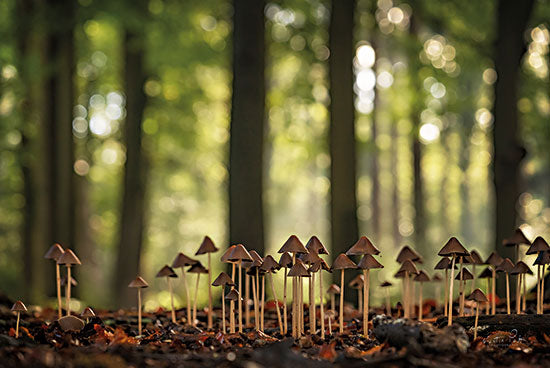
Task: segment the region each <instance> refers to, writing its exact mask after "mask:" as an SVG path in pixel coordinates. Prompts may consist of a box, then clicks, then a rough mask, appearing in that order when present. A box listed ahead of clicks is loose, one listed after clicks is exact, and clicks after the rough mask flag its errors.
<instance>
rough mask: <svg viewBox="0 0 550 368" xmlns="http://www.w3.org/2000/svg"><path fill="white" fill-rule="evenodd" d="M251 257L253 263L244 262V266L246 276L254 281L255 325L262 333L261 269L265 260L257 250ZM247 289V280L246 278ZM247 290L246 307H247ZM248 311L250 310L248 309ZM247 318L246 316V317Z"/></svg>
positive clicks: (251, 252)
mask: <svg viewBox="0 0 550 368" xmlns="http://www.w3.org/2000/svg"><path fill="white" fill-rule="evenodd" d="M249 253H250V256H251V257H252V259H253V261H252V262H251V261H243V266H244V267H245V268H246V269H247V270H246V276H247V277H248V278H251V279H252V298H253V299H254V325H255V328H256V331H260V274H259V269H260V267H261V265H262V263H263V261H264V260H263V258H262V257H261V256H260V255H259V254H258V252H256V251H255V250H251V251H250V252H249ZM245 289H246V278H245ZM246 294H247V292H246V290H245V298H244V300H245V305H246V300H247V298H246ZM247 309H248V308H247ZM245 318H246V316H245Z"/></svg>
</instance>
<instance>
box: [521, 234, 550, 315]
mask: <svg viewBox="0 0 550 368" xmlns="http://www.w3.org/2000/svg"><path fill="white" fill-rule="evenodd" d="M549 249H550V247H549V246H548V243H547V242H546V240H544V238H543V237H541V236H537V237H536V239H535V240H534V241H533V244H531V246H530V247H529V249H527V252H526V253H525V254H527V255H531V254H539V255H540V253H541V252H544V251H547V250H549ZM535 264H536V265H537V314H541V313H542V309H543V308H542V300H541V295H542V294H543V293H544V289H543V287H542V286H543V285H544V272H542V273H541V266H543V264H542V263H540V262H539V263H535Z"/></svg>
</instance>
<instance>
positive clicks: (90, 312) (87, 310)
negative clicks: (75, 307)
mask: <svg viewBox="0 0 550 368" xmlns="http://www.w3.org/2000/svg"><path fill="white" fill-rule="evenodd" d="M80 317H82V318H86V324H88V323H90V318H92V317H95V313H94V311H93V310H92V308H90V307H86V308H84V310H83V311H82V313H80Z"/></svg>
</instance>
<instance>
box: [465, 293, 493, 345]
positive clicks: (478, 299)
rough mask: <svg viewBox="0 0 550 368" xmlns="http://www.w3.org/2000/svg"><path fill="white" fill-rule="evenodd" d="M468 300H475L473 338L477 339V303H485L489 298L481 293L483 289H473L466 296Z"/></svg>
mask: <svg viewBox="0 0 550 368" xmlns="http://www.w3.org/2000/svg"><path fill="white" fill-rule="evenodd" d="M468 300H473V301H475V302H476V318H475V322H474V340H475V339H477V322H478V319H479V304H480V303H487V302H488V301H489V300H488V299H487V297H486V296H485V294H483V291H481V290H480V289H475V290H474V292H473V293H472V294H470V296H468Z"/></svg>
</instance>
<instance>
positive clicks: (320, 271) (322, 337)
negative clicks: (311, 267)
mask: <svg viewBox="0 0 550 368" xmlns="http://www.w3.org/2000/svg"><path fill="white" fill-rule="evenodd" d="M319 309H320V312H321V339H323V340H324V339H325V311H324V306H323V270H322V269H321V270H319Z"/></svg>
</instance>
